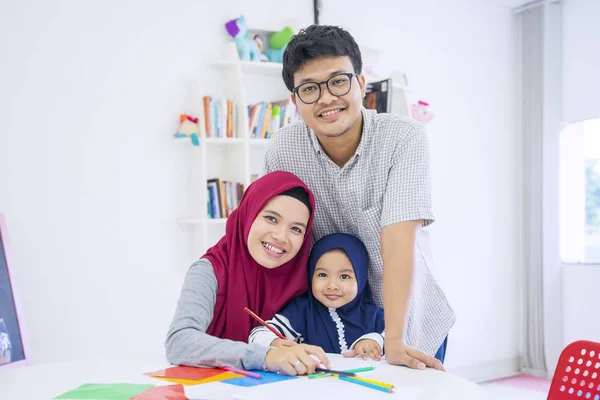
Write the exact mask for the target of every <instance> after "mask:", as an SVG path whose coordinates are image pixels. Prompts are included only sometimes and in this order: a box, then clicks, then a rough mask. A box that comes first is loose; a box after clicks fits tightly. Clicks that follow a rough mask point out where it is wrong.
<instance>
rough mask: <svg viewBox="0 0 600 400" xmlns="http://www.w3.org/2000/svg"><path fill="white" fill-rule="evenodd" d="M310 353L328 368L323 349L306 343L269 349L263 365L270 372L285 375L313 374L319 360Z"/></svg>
mask: <svg viewBox="0 0 600 400" xmlns="http://www.w3.org/2000/svg"><path fill="white" fill-rule="evenodd" d="M311 355H315V356H317V358H318V359H319V360H320V361H321V362H322V363H323V364H325V367H326V368H330V364H329V359H328V358H327V356H326V355H325V352H324V351H323V349H322V348H320V347H318V346H311V345H308V344H295V345H294V346H283V347H276V348H274V349H272V350H269V352H268V353H267V357H266V358H265V366H266V367H267V370H268V371H270V372H277V373H281V374H285V375H305V374H313V373H314V372H315V368H317V366H318V364H319V362H318V361H317V360H315V359H314V358H313V357H311Z"/></svg>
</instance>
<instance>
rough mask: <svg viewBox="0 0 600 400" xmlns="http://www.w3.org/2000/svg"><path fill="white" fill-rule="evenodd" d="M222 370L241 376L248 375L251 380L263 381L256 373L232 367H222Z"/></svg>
mask: <svg viewBox="0 0 600 400" xmlns="http://www.w3.org/2000/svg"><path fill="white" fill-rule="evenodd" d="M220 369H224V370H225V371H229V372H234V373H236V374H240V375H246V376H249V377H251V378H256V379H262V375H259V374H255V373H254V372H249V371H244V370H242V369H237V368H232V367H220Z"/></svg>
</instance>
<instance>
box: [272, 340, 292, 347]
mask: <svg viewBox="0 0 600 400" xmlns="http://www.w3.org/2000/svg"><path fill="white" fill-rule="evenodd" d="M271 346H273V347H293V346H298V343H296V342H294V341H293V340H287V339H275V340H273V341H272V342H271Z"/></svg>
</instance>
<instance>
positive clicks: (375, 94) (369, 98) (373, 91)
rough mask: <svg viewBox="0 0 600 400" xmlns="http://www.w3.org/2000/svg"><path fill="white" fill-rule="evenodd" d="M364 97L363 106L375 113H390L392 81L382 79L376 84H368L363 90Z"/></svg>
mask: <svg viewBox="0 0 600 400" xmlns="http://www.w3.org/2000/svg"><path fill="white" fill-rule="evenodd" d="M365 92H366V95H365V97H364V99H363V106H364V107H365V108H367V109H370V110H377V113H391V112H392V79H391V78H388V79H383V80H380V81H377V82H368V83H367V85H366V88H365Z"/></svg>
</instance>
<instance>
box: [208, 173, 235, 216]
mask: <svg viewBox="0 0 600 400" xmlns="http://www.w3.org/2000/svg"><path fill="white" fill-rule="evenodd" d="M206 184H207V185H206V186H207V190H208V192H207V193H208V200H207V202H206V203H207V210H206V211H207V213H208V214H207V215H208V217H209V218H227V217H229V215H231V213H232V212H233V210H235V209H236V208H237V206H238V205H239V204H240V200H241V199H242V195H243V194H244V185H243V184H241V183H237V182H231V181H226V180H222V179H220V178H212V179H209V180H208V181H207V182H206Z"/></svg>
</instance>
